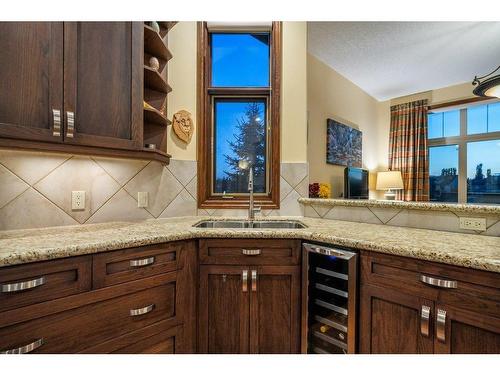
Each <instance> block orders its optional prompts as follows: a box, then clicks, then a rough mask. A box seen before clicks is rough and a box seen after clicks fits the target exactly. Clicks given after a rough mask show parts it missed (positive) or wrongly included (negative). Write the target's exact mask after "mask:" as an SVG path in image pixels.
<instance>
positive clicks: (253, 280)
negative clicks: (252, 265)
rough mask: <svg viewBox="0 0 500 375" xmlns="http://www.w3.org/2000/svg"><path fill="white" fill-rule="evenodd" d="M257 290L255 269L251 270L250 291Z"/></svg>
mask: <svg viewBox="0 0 500 375" xmlns="http://www.w3.org/2000/svg"><path fill="white" fill-rule="evenodd" d="M256 291H257V271H255V270H252V292H256Z"/></svg>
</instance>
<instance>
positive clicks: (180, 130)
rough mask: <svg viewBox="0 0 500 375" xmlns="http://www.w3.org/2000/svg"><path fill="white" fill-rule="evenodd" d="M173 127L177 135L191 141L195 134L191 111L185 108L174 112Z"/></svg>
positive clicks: (184, 140) (187, 141)
mask: <svg viewBox="0 0 500 375" xmlns="http://www.w3.org/2000/svg"><path fill="white" fill-rule="evenodd" d="M172 123H173V128H174V132H175V135H177V137H179V139H180V140H181V141H183V142H186V143H189V141H190V140H191V136H192V135H193V120H192V119H191V113H189V112H188V111H185V110H183V109H182V110H180V111H178V112H176V113H175V114H174V118H173V121H172Z"/></svg>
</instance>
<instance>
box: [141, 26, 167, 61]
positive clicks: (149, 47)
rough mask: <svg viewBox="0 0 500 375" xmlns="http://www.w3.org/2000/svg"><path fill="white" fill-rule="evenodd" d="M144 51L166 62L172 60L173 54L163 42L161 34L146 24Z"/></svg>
mask: <svg viewBox="0 0 500 375" xmlns="http://www.w3.org/2000/svg"><path fill="white" fill-rule="evenodd" d="M144 51H145V52H146V53H148V54H150V55H151V56H155V57H157V58H159V59H162V60H165V61H168V60H170V59H171V58H172V53H171V52H170V51H169V49H168V47H167V46H166V44H165V43H164V42H163V40H162V38H161V36H160V34H158V33H157V32H156V31H155V30H154V29H153V28H152V27H151V26H148V25H146V24H145V25H144Z"/></svg>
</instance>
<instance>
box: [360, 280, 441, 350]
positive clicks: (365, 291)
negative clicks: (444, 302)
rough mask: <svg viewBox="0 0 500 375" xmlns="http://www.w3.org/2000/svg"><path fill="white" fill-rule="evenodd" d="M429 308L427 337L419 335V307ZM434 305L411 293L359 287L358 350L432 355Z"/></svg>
mask: <svg viewBox="0 0 500 375" xmlns="http://www.w3.org/2000/svg"><path fill="white" fill-rule="evenodd" d="M423 306H427V307H429V308H430V316H429V322H428V324H429V335H428V336H427V337H426V336H425V335H423V334H422V333H421V323H422V320H421V311H422V307H423ZM433 309H434V304H433V302H432V301H428V300H424V299H421V298H419V297H416V296H413V295H411V294H405V293H402V292H399V291H396V290H392V289H388V288H379V287H375V286H368V285H363V286H362V287H361V298H360V330H359V331H360V351H361V353H365V354H368V353H374V354H375V353H376V354H419V353H432V352H433V341H432V331H431V328H432V327H431V324H432V323H431V318H430V317H431V316H432V314H433Z"/></svg>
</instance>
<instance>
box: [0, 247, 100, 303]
mask: <svg viewBox="0 0 500 375" xmlns="http://www.w3.org/2000/svg"><path fill="white" fill-rule="evenodd" d="M91 264H92V258H91V256H83V257H75V258H67V259H59V260H51V261H47V262H40V263H32V264H25V265H20V266H13V267H6V268H0V311H6V310H10V309H15V308H18V307H22V306H27V305H31V304H34V303H38V302H43V301H50V300H53V299H56V298H61V297H65V296H69V295H71V294H77V293H81V292H85V291H88V290H90V287H91Z"/></svg>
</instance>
